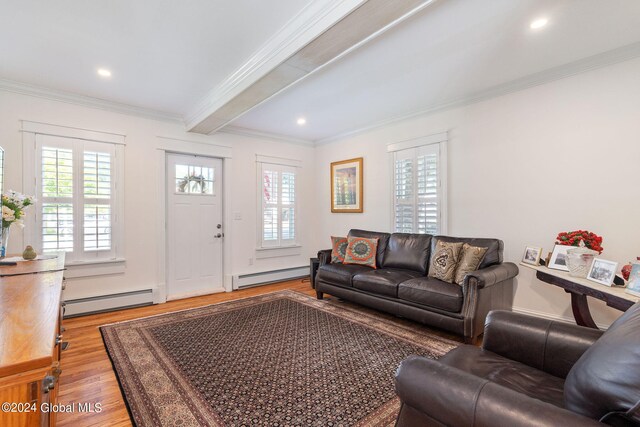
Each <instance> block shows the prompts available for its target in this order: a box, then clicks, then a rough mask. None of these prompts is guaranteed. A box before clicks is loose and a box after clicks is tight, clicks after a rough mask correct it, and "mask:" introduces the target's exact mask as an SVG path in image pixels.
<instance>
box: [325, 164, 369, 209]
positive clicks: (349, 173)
mask: <svg viewBox="0 0 640 427" xmlns="http://www.w3.org/2000/svg"><path fill="white" fill-rule="evenodd" d="M363 196H364V192H363V158H362V157H357V158H355V159H347V160H341V161H339V162H333V163H331V212H333V213H362V212H363V207H364V200H363V198H364V197H363Z"/></svg>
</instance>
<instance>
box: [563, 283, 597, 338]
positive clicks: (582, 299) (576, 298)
mask: <svg viewBox="0 0 640 427" xmlns="http://www.w3.org/2000/svg"><path fill="white" fill-rule="evenodd" d="M566 292H568V293H570V294H571V310H573V317H574V318H575V319H576V323H577V324H578V325H580V326H586V327H587V328H593V329H598V326H597V325H596V322H594V321H593V317H591V312H590V311H589V302H588V301H587V296H586V295H583V294H578V293H575V292H571V291H568V290H567V291H566Z"/></svg>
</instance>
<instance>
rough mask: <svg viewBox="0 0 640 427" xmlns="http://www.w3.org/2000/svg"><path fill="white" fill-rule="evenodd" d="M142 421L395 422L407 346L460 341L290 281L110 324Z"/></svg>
mask: <svg viewBox="0 0 640 427" xmlns="http://www.w3.org/2000/svg"><path fill="white" fill-rule="evenodd" d="M101 332H102V336H103V339H104V342H105V345H106V348H107V352H108V353H109V356H110V358H111V361H112V363H113V366H114V369H115V372H116V375H117V377H118V380H119V382H120V386H121V388H122V391H123V395H124V398H125V400H126V402H127V405H128V408H129V412H130V414H131V417H132V420H133V422H134V423H135V424H136V425H138V426H242V425H245V426H246V425H264V426H320V425H322V426H327V425H328V426H388V425H393V424H394V421H395V418H396V416H397V414H398V410H399V406H400V403H399V401H398V399H397V398H396V395H395V392H394V372H395V370H396V368H397V367H398V365H399V363H400V362H401V361H402V360H403V359H405V358H406V357H407V356H409V355H412V354H418V355H422V356H425V357H430V358H438V357H440V356H442V355H443V354H445V353H446V352H448V351H449V350H451V349H452V348H454V347H456V346H457V345H458V343H456V342H454V341H450V340H448V339H445V338H440V337H438V336H436V335H434V334H433V333H429V330H428V329H427V328H425V327H423V326H420V325H418V324H414V323H410V322H407V321H402V320H399V319H395V318H393V317H391V316H386V315H383V314H379V313H376V312H374V311H371V310H367V309H362V308H359V307H357V306H355V305H352V304H348V303H346V304H345V303H342V302H339V301H335V300H331V301H327V300H323V301H318V300H316V299H314V298H312V297H309V296H307V295H304V294H301V293H297V292H293V291H280V292H274V293H269V294H265V295H260V296H255V297H249V298H245V299H239V300H234V301H229V302H224V303H219V304H214V305H210V306H206V307H201V308H195V309H189V310H185V311H179V312H174V313H168V314H163V315H158V316H153V317H147V318H142V319H136V320H132V321H127V322H122V323H116V324H111V325H106V326H102V327H101Z"/></svg>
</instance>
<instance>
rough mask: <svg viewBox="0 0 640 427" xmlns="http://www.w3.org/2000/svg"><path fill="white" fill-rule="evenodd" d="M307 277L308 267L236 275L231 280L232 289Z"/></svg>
mask: <svg viewBox="0 0 640 427" xmlns="http://www.w3.org/2000/svg"><path fill="white" fill-rule="evenodd" d="M308 275H309V266H308V265H306V266H302V267H292V268H284V269H281V270H271V271H263V272H260V273H251V274H237V275H234V276H233V278H232V284H233V289H242V288H248V287H250V286H257V285H266V284H268V283H274V282H281V281H283V280H292V279H299V278H302V277H306V276H308Z"/></svg>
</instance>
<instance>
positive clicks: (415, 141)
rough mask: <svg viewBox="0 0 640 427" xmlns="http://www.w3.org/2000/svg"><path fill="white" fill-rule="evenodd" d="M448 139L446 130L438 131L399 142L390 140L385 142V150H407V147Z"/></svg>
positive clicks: (390, 151)
mask: <svg viewBox="0 0 640 427" xmlns="http://www.w3.org/2000/svg"><path fill="white" fill-rule="evenodd" d="M447 140H448V132H446V131H445V132H440V133H436V134H433V135H428V136H420V137H418V138H412V139H406V140H404V141H400V142H392V143H390V144H387V152H389V153H392V152H394V151H400V150H408V149H409V148H415V147H423V146H425V145H431V144H438V143H440V142H445V141H447Z"/></svg>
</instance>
